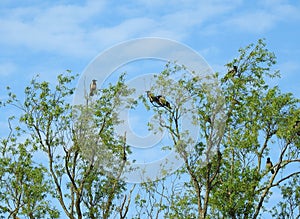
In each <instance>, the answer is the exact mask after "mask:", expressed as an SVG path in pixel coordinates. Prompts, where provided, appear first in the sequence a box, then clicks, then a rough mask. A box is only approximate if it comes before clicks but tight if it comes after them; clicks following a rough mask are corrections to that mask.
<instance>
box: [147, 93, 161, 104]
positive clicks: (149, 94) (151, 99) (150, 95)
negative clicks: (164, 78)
mask: <svg viewBox="0 0 300 219" xmlns="http://www.w3.org/2000/svg"><path fill="white" fill-rule="evenodd" d="M146 93H147V97H148V98H149V101H150V103H152V104H153V103H157V104H159V101H158V98H157V97H156V96H155V95H154V94H153V93H151V91H146Z"/></svg>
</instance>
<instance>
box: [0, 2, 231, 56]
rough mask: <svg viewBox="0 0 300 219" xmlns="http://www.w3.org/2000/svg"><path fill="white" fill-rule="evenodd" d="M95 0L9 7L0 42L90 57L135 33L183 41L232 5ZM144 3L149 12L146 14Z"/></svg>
mask: <svg viewBox="0 0 300 219" xmlns="http://www.w3.org/2000/svg"><path fill="white" fill-rule="evenodd" d="M98 2H99V1H88V2H87V3H86V4H84V5H82V6H81V5H74V4H72V5H71V4H65V5H62V4H61V5H48V6H47V7H45V5H43V7H42V6H29V7H23V8H21V7H20V8H14V9H10V10H8V11H6V12H5V13H3V15H2V19H1V20H0V27H1V28H0V34H1V38H0V43H2V44H5V45H13V46H25V47H26V48H30V49H31V50H34V51H44V52H45V51H46V52H52V53H57V54H63V55H68V56H71V57H82V56H87V55H88V56H89V55H91V54H95V53H96V51H99V50H100V49H103V48H104V47H107V46H111V45H112V44H115V43H117V42H121V41H123V40H128V39H131V38H136V37H143V36H158V37H171V38H173V39H176V40H182V39H184V38H185V37H187V36H188V35H189V34H190V33H191V31H192V30H191V29H192V27H195V26H196V25H200V24H201V23H203V22H204V21H205V20H206V19H209V18H210V17H212V16H217V15H218V14H222V13H224V12H226V11H228V10H229V9H230V8H231V7H232V6H230V7H229V6H228V4H225V3H223V2H221V1H216V2H214V3H206V2H205V1H203V2H200V3H198V2H196V1H189V2H188V3H186V2H185V1H178V2H177V3H178V4H174V3H173V4H171V3H162V2H160V3H158V2H156V4H153V2H152V1H151V2H150V1H139V2H137V3H136V4H132V3H131V4H128V5H127V3H126V2H125V3H123V4H117V5H116V7H115V8H114V7H112V5H109V4H108V3H105V2H104V3H103V1H100V2H101V3H98ZM148 6H149V7H150V9H149V10H150V13H149V14H148V13H145V10H147V11H148V9H147V7H148ZM135 7H137V9H134V8H135ZM120 13H124V14H120ZM107 14H109V15H110V19H107V17H106V15H107ZM114 15H115V17H114ZM108 20H109V21H108Z"/></svg>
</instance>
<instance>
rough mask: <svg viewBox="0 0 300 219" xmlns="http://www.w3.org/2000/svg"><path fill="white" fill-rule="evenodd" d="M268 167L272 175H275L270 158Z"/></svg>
mask: <svg viewBox="0 0 300 219" xmlns="http://www.w3.org/2000/svg"><path fill="white" fill-rule="evenodd" d="M266 167H267V169H269V170H271V173H272V174H274V169H273V164H272V161H271V159H270V158H269V157H268V158H267V163H266Z"/></svg>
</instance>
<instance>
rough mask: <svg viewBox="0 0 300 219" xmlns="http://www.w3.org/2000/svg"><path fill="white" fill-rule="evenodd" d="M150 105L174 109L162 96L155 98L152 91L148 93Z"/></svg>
mask: <svg viewBox="0 0 300 219" xmlns="http://www.w3.org/2000/svg"><path fill="white" fill-rule="evenodd" d="M146 93H147V97H148V99H149V101H150V103H151V104H152V105H153V106H155V107H160V106H161V107H166V108H168V109H172V107H171V104H170V103H169V102H168V101H167V100H166V98H165V97H164V96H162V95H158V96H155V95H154V94H153V93H152V92H151V91H146Z"/></svg>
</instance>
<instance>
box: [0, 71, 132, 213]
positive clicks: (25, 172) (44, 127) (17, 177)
mask: <svg viewBox="0 0 300 219" xmlns="http://www.w3.org/2000/svg"><path fill="white" fill-rule="evenodd" d="M74 79H75V76H73V75H71V74H70V72H67V74H65V75H59V76H58V78H57V81H58V84H57V85H56V86H55V87H53V86H51V85H50V84H49V83H48V82H39V81H37V78H34V79H33V80H32V81H31V85H30V86H28V87H26V89H25V100H24V101H23V102H22V101H19V100H18V99H17V97H16V95H14V94H13V93H11V92H10V93H9V98H8V99H7V100H6V101H5V102H3V105H5V106H7V105H12V106H15V107H17V108H18V109H19V110H21V112H22V114H21V115H20V118H19V122H20V123H21V124H22V125H23V126H24V127H23V129H22V133H21V134H22V135H27V136H29V138H28V139H26V140H25V142H20V143H19V140H18V141H17V140H16V139H17V137H19V138H20V137H22V135H21V134H18V135H17V136H14V135H11V134H10V135H9V137H8V140H3V141H2V145H1V149H2V150H3V153H2V157H3V159H2V160H1V164H2V165H3V166H4V167H3V168H2V175H1V182H2V183H3V184H5V186H6V187H3V188H5V189H2V190H1V197H2V199H3V201H5V202H6V203H7V206H5V205H4V206H2V207H1V210H2V212H3V213H9V214H11V215H16V214H17V213H20V214H23V215H27V216H29V217H30V218H41V217H43V215H45V214H46V211H47V210H49V209H50V207H49V202H50V199H48V202H45V203H44V205H43V202H42V200H43V199H45V200H47V199H46V198H48V197H47V195H51V194H52V195H53V197H54V198H56V199H57V200H58V202H59V203H60V207H61V208H62V210H63V213H64V215H65V217H68V218H83V217H85V218H99V217H102V218H108V217H109V216H110V214H111V213H112V211H114V209H115V208H116V206H115V205H114V204H113V200H114V199H115V198H116V196H117V195H118V194H120V192H121V191H123V190H124V183H123V182H122V181H121V180H120V177H119V178H118V176H120V175H118V174H117V175H113V174H111V175H109V174H107V173H106V172H105V171H107V170H104V169H103V166H101V164H103V163H102V162H104V161H106V163H105V164H106V166H107V165H109V166H108V169H109V170H110V171H111V172H113V171H116V170H115V169H113V168H114V166H116V164H114V163H113V162H112V161H111V160H113V159H115V158H120V157H123V151H124V150H123V148H124V147H125V148H126V151H127V152H129V151H128V149H127V146H126V139H124V136H123V137H122V136H115V133H114V125H115V124H117V123H118V122H119V120H118V114H117V108H118V107H119V106H126V105H127V103H128V104H130V103H129V102H128V98H126V97H127V96H128V95H129V94H130V93H131V92H132V91H131V90H130V89H128V88H127V87H126V85H125V84H124V75H121V76H120V78H119V80H118V81H117V83H116V84H115V85H112V84H110V85H109V87H108V88H106V89H103V90H102V92H101V96H98V99H97V100H96V101H94V102H92V101H90V103H89V104H88V105H79V106H71V105H70V104H69V103H68V98H69V97H70V96H71V95H72V94H73V92H74V88H70V83H72V81H73V80H74ZM83 98H84V97H83ZM86 98H90V97H89V96H87V97H86ZM124 102H126V104H123V103H124ZM17 129H18V130H19V129H20V128H18V127H17ZM9 140H10V141H11V142H12V143H13V145H12V146H10V147H9V149H10V151H9V150H8V147H7V145H8V142H9ZM101 146H102V147H101ZM15 147H18V149H16V148H15ZM103 147H104V148H106V149H107V150H106V153H107V154H106V156H104V157H102V156H101V155H103V154H99V153H100V152H101V151H98V150H99V148H100V149H101V150H102V151H104V149H103ZM87 148H88V149H87ZM91 150H92V151H93V154H92V157H91V156H90V152H91ZM34 152H39V153H42V155H43V156H44V157H43V158H44V159H45V160H46V162H41V164H40V165H42V166H37V167H35V166H34V165H33V164H32V156H33V154H34ZM6 153H12V154H13V155H16V157H17V158H16V159H18V160H17V161H14V160H12V159H11V158H9V157H7V156H6ZM101 159H102V161H101ZM5 165H6V166H8V167H6V166H5ZM16 166H17V167H18V168H17V169H14V171H13V172H12V177H8V176H7V174H8V173H10V170H11V168H16ZM9 168H10V169H9ZM117 171H120V169H117ZM8 179H11V181H12V182H13V183H14V184H12V185H15V188H14V187H13V188H10V187H9V185H8V184H11V182H10V181H9V180H8ZM45 183H47V184H45ZM49 183H50V184H49ZM50 185H51V186H50ZM10 189H11V191H10V193H9V194H11V197H9V196H7V191H9V190H10ZM28 190H29V191H28ZM53 190H54V191H53ZM23 193H24V194H25V195H23ZM21 198H22V200H20V199H21ZM8 199H11V200H8ZM33 200H35V201H34V203H31V202H33ZM21 201H22V202H21ZM20 202H21V203H20ZM39 202H41V203H40V204H39ZM11 205H12V206H13V207H10V206H11ZM27 206H28V207H27ZM25 207H27V208H28V209H27V208H26V209H25ZM21 208H22V211H21V212H20V210H21ZM36 209H37V212H38V213H34V214H33V215H32V213H33V212H34V210H36ZM39 212H40V213H39ZM53 212H54V211H53ZM53 212H50V213H51V217H52V218H53V217H54V216H55V217H58V212H57V211H55V212H54V213H55V214H54V213H53ZM61 213H62V212H61ZM53 215H54V216H53Z"/></svg>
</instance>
